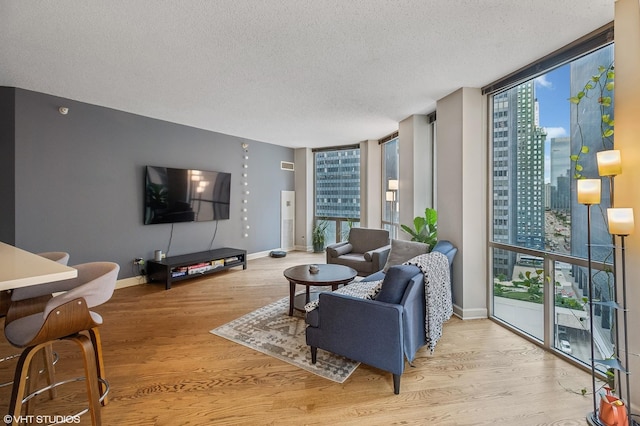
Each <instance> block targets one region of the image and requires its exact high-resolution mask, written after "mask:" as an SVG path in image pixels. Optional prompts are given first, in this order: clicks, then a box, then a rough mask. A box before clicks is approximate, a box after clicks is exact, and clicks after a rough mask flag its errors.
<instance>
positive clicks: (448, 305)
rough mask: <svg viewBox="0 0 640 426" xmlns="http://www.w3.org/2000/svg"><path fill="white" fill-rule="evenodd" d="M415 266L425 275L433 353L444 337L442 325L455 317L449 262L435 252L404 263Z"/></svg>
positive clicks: (429, 340)
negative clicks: (452, 316)
mask: <svg viewBox="0 0 640 426" xmlns="http://www.w3.org/2000/svg"><path fill="white" fill-rule="evenodd" d="M404 264H405V265H415V266H417V267H418V268H420V270H421V271H422V273H423V274H424V294H425V306H426V309H427V314H426V317H425V329H426V339H427V346H428V347H429V349H430V350H431V352H432V353H433V350H434V349H435V347H436V343H438V340H439V339H440V337H442V324H444V322H445V321H447V320H448V319H449V318H451V315H453V302H452V299H451V277H450V276H449V260H448V259H447V256H445V255H444V254H442V253H440V252H437V251H433V252H431V253H426V254H421V255H418V256H416V257H414V258H412V259H409V260H408V261H406V262H405V263H404Z"/></svg>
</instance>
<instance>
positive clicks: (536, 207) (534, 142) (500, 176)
mask: <svg viewBox="0 0 640 426" xmlns="http://www.w3.org/2000/svg"><path fill="white" fill-rule="evenodd" d="M514 106H515V108H514ZM546 136H547V135H546V132H545V131H544V129H543V128H541V127H540V126H539V121H538V104H537V102H536V96H535V84H534V82H533V81H529V82H526V83H523V84H521V85H519V86H516V87H514V88H512V89H509V90H507V91H505V92H503V93H501V94H498V95H495V96H494V102H493V141H494V144H493V162H494V164H493V170H494V172H493V189H494V191H493V220H494V226H493V231H494V235H493V239H494V241H496V242H504V243H509V244H516V245H519V246H522V247H527V248H534V249H541V250H542V249H544V224H545V222H544V210H545V206H544V194H545V184H544V141H545V139H546ZM497 253H498V252H497ZM500 253H502V252H500ZM500 253H498V254H496V255H495V256H496V258H494V265H495V266H496V267H498V268H499V269H500V272H501V273H504V274H505V275H508V274H509V273H510V272H511V271H512V270H513V264H514V262H515V259H514V258H513V256H512V255H511V254H509V253H507V252H504V253H502V254H500ZM501 256H502V257H504V258H500V257H501Z"/></svg>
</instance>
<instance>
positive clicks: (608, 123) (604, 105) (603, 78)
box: [569, 64, 615, 179]
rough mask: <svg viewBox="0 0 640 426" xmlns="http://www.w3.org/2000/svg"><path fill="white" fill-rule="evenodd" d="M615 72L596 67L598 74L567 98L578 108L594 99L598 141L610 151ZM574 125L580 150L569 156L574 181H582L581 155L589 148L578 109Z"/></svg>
mask: <svg viewBox="0 0 640 426" xmlns="http://www.w3.org/2000/svg"><path fill="white" fill-rule="evenodd" d="M614 80H615V71H614V67H613V64H610V65H609V66H608V67H605V66H603V65H600V66H599V67H598V73H597V74H594V75H593V76H591V78H590V79H589V81H587V82H586V83H585V85H584V87H583V88H582V90H580V91H579V92H578V93H576V95H575V96H571V97H570V98H569V102H571V103H572V104H575V105H576V106H579V105H580V103H582V102H585V101H586V100H588V99H593V98H595V100H596V102H598V104H599V107H600V139H601V143H602V149H611V148H612V147H613V127H614V120H613V119H612V118H611V115H610V114H608V111H609V109H610V107H611V103H612V102H613V89H614V87H615V82H614ZM575 114H576V125H577V129H578V139H579V141H580V149H579V150H578V152H576V153H573V154H571V161H572V162H573V177H574V179H584V178H585V176H584V175H583V174H582V172H583V170H584V168H583V166H582V164H581V162H580V160H581V157H582V156H583V155H587V154H589V153H590V151H591V150H590V148H589V146H588V145H587V143H586V141H585V136H584V134H583V133H582V125H581V120H580V108H575Z"/></svg>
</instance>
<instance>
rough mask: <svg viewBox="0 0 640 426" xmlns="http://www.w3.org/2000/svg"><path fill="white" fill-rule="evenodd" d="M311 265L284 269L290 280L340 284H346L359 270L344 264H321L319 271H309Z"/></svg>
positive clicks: (299, 282) (319, 284)
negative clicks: (313, 272)
mask: <svg viewBox="0 0 640 426" xmlns="http://www.w3.org/2000/svg"><path fill="white" fill-rule="evenodd" d="M309 266H310V265H298V266H293V267H291V268H288V269H286V270H285V271H284V276H285V278H287V279H288V280H289V281H293V282H295V283H296V284H302V285H317V286H321V285H339V284H346V283H348V282H350V281H351V280H353V279H354V278H355V277H356V275H358V272H357V271H356V270H355V269H353V268H350V267H348V266H344V265H333V264H331V265H326V264H319V265H317V266H318V272H317V273H315V274H312V273H311V272H309Z"/></svg>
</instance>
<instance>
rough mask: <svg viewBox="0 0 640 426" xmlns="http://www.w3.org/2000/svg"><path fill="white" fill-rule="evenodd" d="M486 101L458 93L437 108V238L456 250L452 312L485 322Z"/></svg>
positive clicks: (470, 91) (468, 92) (477, 92)
mask: <svg viewBox="0 0 640 426" xmlns="http://www.w3.org/2000/svg"><path fill="white" fill-rule="evenodd" d="M485 105H486V101H485V98H484V97H483V96H482V94H481V92H480V89H471V88H461V89H459V90H457V91H455V92H454V93H452V94H450V95H448V96H446V97H444V98H443V99H440V100H439V101H438V103H437V112H438V119H437V122H436V123H437V124H436V126H437V132H438V143H437V149H436V155H435V157H436V163H437V164H438V169H437V175H436V181H437V183H436V197H437V200H438V212H439V215H438V235H439V237H440V238H443V239H447V240H450V241H451V242H452V243H453V244H454V245H455V246H457V247H458V254H457V255H456V259H455V261H454V271H453V292H454V299H455V300H454V312H455V314H456V315H458V316H459V317H461V318H463V319H472V318H485V317H486V316H487V277H488V271H487V204H486V202H487V140H486V127H485V122H486V113H485V109H486V108H485Z"/></svg>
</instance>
